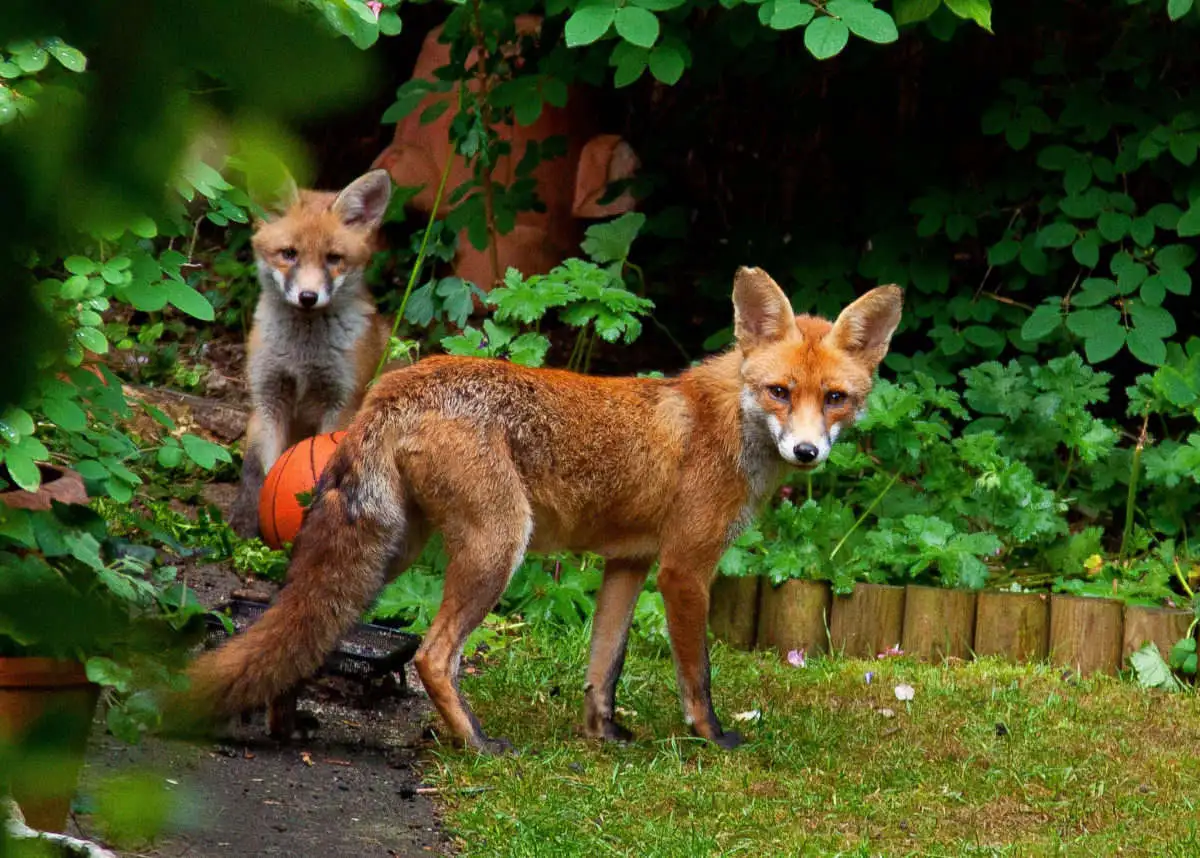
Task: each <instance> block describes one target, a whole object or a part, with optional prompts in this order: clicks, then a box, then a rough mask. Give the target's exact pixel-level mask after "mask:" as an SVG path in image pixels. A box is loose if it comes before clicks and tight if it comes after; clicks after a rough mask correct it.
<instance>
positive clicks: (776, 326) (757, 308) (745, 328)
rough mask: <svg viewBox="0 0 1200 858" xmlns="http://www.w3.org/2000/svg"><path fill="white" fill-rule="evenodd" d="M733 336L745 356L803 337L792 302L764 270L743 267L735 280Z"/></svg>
mask: <svg viewBox="0 0 1200 858" xmlns="http://www.w3.org/2000/svg"><path fill="white" fill-rule="evenodd" d="M733 334H734V338H735V339H736V340H737V344H738V347H739V348H741V350H742V351H743V352H748V351H751V350H753V349H755V348H758V347H759V346H763V345H768V344H770V343H777V342H781V341H783V340H787V339H792V338H795V339H799V337H800V331H799V329H797V327H796V314H795V313H793V312H792V304H791V302H790V301H788V298H787V295H785V294H783V290H782V289H780V288H779V284H777V283H776V282H775V281H774V280H772V279H771V275H769V274H767V272H765V271H763V270H762V269H761V268H748V267H746V266H744V265H743V266H742V267H741V268H739V269H738V270H737V274H735V275H734V277H733Z"/></svg>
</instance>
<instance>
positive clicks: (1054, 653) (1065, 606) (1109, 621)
mask: <svg viewBox="0 0 1200 858" xmlns="http://www.w3.org/2000/svg"><path fill="white" fill-rule="evenodd" d="M1122 613H1123V611H1122V610H1121V603H1120V602H1118V601H1116V600H1115V599H1096V598H1089V597H1087V596H1061V595H1059V594H1057V593H1055V594H1054V595H1053V596H1051V597H1050V660H1051V661H1052V662H1053V663H1054V664H1057V665H1061V666H1062V667H1069V668H1072V669H1074V670H1078V671H1079V672H1080V673H1083V674H1089V673H1097V672H1102V673H1116V672H1117V668H1118V667H1119V666H1120V664H1121V642H1122V639H1123V637H1124V636H1123V630H1124V622H1123V617H1122Z"/></svg>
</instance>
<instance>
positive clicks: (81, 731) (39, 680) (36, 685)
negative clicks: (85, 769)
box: [0, 658, 100, 832]
mask: <svg viewBox="0 0 1200 858" xmlns="http://www.w3.org/2000/svg"><path fill="white" fill-rule="evenodd" d="M99 694H100V687H99V686H98V685H95V684H93V683H91V682H89V681H88V678H87V675H86V673H84V669H83V665H82V664H79V663H78V662H73V661H56V660H54V659H49V658H0V744H4V745H9V746H10V747H17V748H21V747H22V745H23V744H24V745H28V746H29V750H30V752H31V753H39V752H40V746H41V745H42V744H43V743H42V742H36V743H35V742H34V741H32V740H33V739H34V737H35V736H41V735H43V734H44V735H47V736H48V737H49V742H48V743H47V748H48V749H52V751H53V756H51V757H47V758H45V759H39V760H38V761H35V762H34V763H33V764H30V765H27V766H23V767H22V771H21V772H19V773H18V775H17V776H16V777H14V778H13V780H12V783H11V788H12V795H13V798H14V799H16V802H17V804H18V805H19V806H20V808H21V812H22V813H23V814H24V815H25V821H26V822H27V823H28V824H29V825H30V826H31V827H33V828H36V829H38V830H41V831H58V832H61V831H62V830H63V829H64V828H65V827H66V823H67V813H68V811H69V810H70V807H71V797H72V796H73V795H74V794H75V784H76V782H77V780H78V777H79V769H80V767H81V766H82V765H83V754H84V750H85V748H86V747H87V738H88V733H89V732H90V731H91V727H92V718H93V716H94V715H95V713H96V701H97V700H98V698H99ZM39 756H40V754H39Z"/></svg>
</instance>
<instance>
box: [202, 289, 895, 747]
mask: <svg viewBox="0 0 1200 858" xmlns="http://www.w3.org/2000/svg"><path fill="white" fill-rule="evenodd" d="M901 301H902V293H901V290H900V289H899V288H897V287H895V286H882V287H879V288H877V289H874V290H872V291H870V292H868V293H867V294H866V295H863V296H862V297H861V298H859V299H858V300H857V301H855V302H854V303H853V304H851V305H850V306H849V307H847V308H846V309H845V310H844V311H843V312H842V313H841V315H840V316H839V317H838V319H837V321H836V322H833V323H832V324H831V323H830V322H828V321H826V320H824V319H819V318H815V317H812V316H795V315H794V314H793V312H792V307H791V305H790V304H789V302H788V299H787V297H786V296H785V295H784V293H783V291H782V290H781V289H780V288H779V286H777V285H776V284H775V282H774V281H773V280H772V279H771V278H770V277H769V276H768V275H767V274H766V273H765V272H763V271H761V270H759V269H756V268H742V269H740V270H739V271H738V272H737V275H736V277H735V279H734V287H733V303H734V320H735V321H734V330H735V335H736V346H735V347H734V348H733V349H731V350H730V351H729V352H727V353H725V354H723V355H720V356H718V357H714V358H710V359H708V360H706V361H705V362H703V363H701V364H699V365H698V366H695V367H693V368H691V369H689V370H687V371H685V372H684V373H682V374H681V375H680V376H678V377H677V378H674V379H651V378H595V377H589V376H583V375H576V374H573V373H569V372H562V371H558V370H548V369H529V368H525V367H521V366H515V365H513V364H510V363H506V362H503V361H495V360H484V359H481V358H455V357H433V358H428V359H426V360H423V361H421V362H419V363H417V364H415V365H414V366H411V367H407V368H404V369H399V370H395V371H393V372H390V373H387V374H386V375H384V376H383V377H382V378H381V379H380V380H379V382H378V383H377V384H376V385H375V387H374V388H372V389H371V391H370V392H369V393H368V394H367V398H366V400H365V402H364V403H363V407H362V409H361V410H360V411H359V413H358V415H357V416H356V417H355V418H354V421H353V423H352V424H351V426H350V429H349V432H348V434H347V435H346V437H345V439H344V440H343V441H342V442H341V444H340V445H339V447H338V450H337V452H336V453H335V454H334V457H333V459H332V460H331V461H330V463H329V465H328V466H327V468H326V470H325V472H324V474H323V475H322V477H321V481H320V484H319V486H318V488H317V492H316V498H315V500H314V502H313V505H312V507H311V508H310V509H309V511H308V514H307V516H306V518H305V521H304V525H303V527H302V528H301V531H300V534H299V536H298V537H297V540H296V543H295V549H294V554H293V558H292V566H291V571H290V580H289V583H288V585H287V586H286V587H285V588H284V589H283V591H282V592H281V594H280V596H279V600H278V603H277V604H276V605H275V606H274V607H272V608H271V609H270V610H269V611H268V612H267V613H266V614H265V615H264V616H263V617H262V619H261V620H259V621H258V622H257V623H256V624H255V625H254V626H253V627H251V628H250V629H249V630H248V631H247V632H246V633H245V634H243V635H241V636H239V637H237V638H235V639H233V640H232V641H230V642H229V643H227V644H226V645H225V646H224V647H223V648H221V649H219V650H216V651H214V652H211V653H208V654H206V655H203V656H202V657H201V658H200V659H199V660H198V661H197V662H196V663H195V664H194V665H193V666H192V669H191V672H190V676H191V680H192V690H191V691H190V692H189V693H188V697H187V700H186V703H184V704H182V705H181V706H180V708H181V709H187V710H189V711H191V712H195V713H200V714H201V715H209V714H218V713H223V714H233V713H236V712H238V711H241V710H244V709H247V708H250V707H252V706H256V705H261V704H263V703H266V702H267V701H269V700H271V699H273V698H275V697H276V696H277V695H279V694H281V693H283V692H285V691H287V690H288V689H290V688H291V687H292V686H293V685H294V684H295V683H297V682H298V681H300V680H301V679H303V678H305V677H307V676H308V675H309V674H311V673H312V672H314V671H315V670H316V669H317V667H318V666H319V665H320V664H321V662H322V660H323V659H324V656H325V655H326V653H327V652H328V651H329V650H330V649H331V648H332V647H333V646H334V645H335V644H336V642H337V640H338V638H339V637H340V636H341V635H342V634H343V633H344V632H345V631H346V630H347V629H348V628H349V627H350V626H351V625H352V624H353V623H354V622H355V620H356V619H357V618H358V617H359V615H360V614H361V612H362V611H363V610H364V609H365V608H366V607H367V606H368V605H369V604H370V602H371V600H372V599H373V598H374V597H375V595H376V593H377V592H378V591H379V589H380V587H381V586H382V585H383V584H384V581H385V580H386V579H387V577H388V576H389V574H391V575H395V574H398V573H399V572H401V571H403V570H404V569H405V568H407V566H408V565H409V564H410V563H411V562H412V561H413V560H414V559H415V558H416V557H417V555H418V554H419V552H420V551H421V547H422V545H423V544H424V543H425V540H426V538H427V537H428V536H429V534H430V533H431V532H433V531H434V530H439V531H441V533H442V534H443V537H444V540H445V547H446V550H447V552H448V554H449V557H450V562H449V565H448V567H447V569H446V581H445V594H444V597H443V600H442V605H441V609H440V610H439V611H438V614H437V617H436V618H435V619H434V621H433V625H432V627H431V628H430V629H429V633H428V634H427V635H426V637H425V640H424V642H423V644H422V645H421V648H420V650H419V651H418V653H417V655H416V667H417V670H418V672H419V673H420V676H421V680H422V682H423V683H424V685H425V688H426V690H427V691H428V693H429V695H430V697H431V698H432V700H433V702H434V705H436V706H437V709H438V711H439V713H441V716H442V717H443V718H444V719H445V721H446V723H447V725H448V726H449V727H450V729H451V730H452V731H453V732H454V733H455V734H456V735H457V736H458V737H460V738H461V739H462V740H463V741H464V742H465V743H466V744H467V745H469V746H471V747H473V748H476V749H478V750H479V751H484V752H488V751H498V750H503V749H505V748H507V747H508V744H507V743H506V742H504V740H501V739H490V738H488V737H487V736H486V735H485V734H484V732H483V730H482V729H481V728H480V725H479V722H478V721H477V720H476V719H475V716H474V715H473V714H472V713H471V710H470V709H469V708H468V707H467V704H466V702H465V701H464V700H463V698H462V696H461V694H460V693H459V690H458V667H459V659H460V656H461V653H462V647H463V643H464V641H465V640H466V638H467V635H468V634H469V633H470V632H471V631H472V630H473V629H474V628H475V627H476V626H477V625H478V624H479V623H480V622H481V621H482V620H483V619H484V617H485V616H486V615H487V613H488V612H489V611H490V610H491V609H492V608H493V607H494V606H495V604H496V602H497V601H498V600H499V598H500V597H501V595H502V594H503V593H504V589H505V587H506V586H507V584H508V581H509V578H510V577H511V575H512V573H513V570H514V569H516V567H517V566H518V564H520V563H521V559H522V558H523V557H524V556H525V552H526V551H557V550H572V551H584V550H586V551H592V552H595V553H597V554H600V555H602V556H603V557H604V558H605V559H606V564H605V572H604V582H603V585H602V586H601V589H600V593H599V596H598V598H597V604H596V615H595V623H594V635H593V638H592V647H591V664H590V665H589V667H588V672H587V685H586V686H585V689H584V695H585V700H584V709H585V731H586V733H587V735H589V736H592V737H597V738H602V739H627V738H628V737H629V733H628V731H626V730H625V729H624V728H623V727H621V726H620V725H618V724H617V723H616V722H615V720H614V717H613V716H614V710H615V704H614V699H613V694H614V689H615V687H616V683H617V678H618V676H619V675H620V672H621V667H622V664H623V661H624V656H625V643H626V636H627V634H628V630H629V623H630V618H631V615H632V612H633V607H634V603H635V601H636V599H637V595H638V593H639V591H640V590H641V587H642V583H643V581H644V580H645V577H646V574H647V572H648V570H649V569H650V565H651V563H652V562H653V561H654V559H655V558H656V557H657V558H658V559H659V562H660V566H659V573H658V586H659V589H660V590H661V592H662V596H663V601H664V604H665V606H666V612H667V625H668V630H669V632H670V637H671V648H672V651H673V653H674V657H675V665H676V673H677V677H678V683H679V692H680V697H681V698H682V702H683V712H684V717H685V719H686V721H687V723H688V724H689V725H690V726H691V728H692V730H693V731H694V732H695V733H696V734H697V735H699V736H702V737H704V738H706V739H710V740H712V741H714V742H716V743H717V744H719V745H721V746H722V747H726V748H730V747H734V746H735V745H737V744H739V743H740V742H741V737H740V736H739V735H738V734H736V733H734V732H732V731H726V730H724V729H722V727H721V724H720V722H719V721H718V720H717V717H716V715H715V714H714V712H713V708H712V700H711V696H710V693H709V664H708V647H707V618H708V599H709V584H710V581H711V578H712V573H713V570H714V567H715V566H716V563H717V560H718V559H719V558H720V556H721V554H722V552H723V551H724V550H725V548H726V547H727V546H728V545H729V543H730V541H731V540H732V539H733V538H734V537H735V536H736V535H737V533H738V532H739V530H740V529H741V528H742V527H744V526H745V525H746V524H747V523H748V522H749V521H750V520H751V518H752V517H753V516H754V514H755V512H756V510H757V509H758V507H759V505H760V504H761V503H762V502H763V501H764V500H765V499H766V498H767V496H768V495H769V494H770V493H771V492H772V490H773V488H774V487H775V485H776V483H777V480H778V478H779V477H780V476H781V475H782V472H783V470H784V466H786V465H791V466H794V467H799V468H813V467H816V466H817V465H819V464H820V463H821V462H823V461H824V460H825V458H826V456H828V454H829V447H830V444H832V443H833V441H834V439H835V438H836V437H837V434H838V432H839V430H840V429H841V428H842V427H844V426H846V425H848V424H849V423H850V422H852V421H853V420H854V418H855V416H856V414H857V413H858V412H859V410H860V409H861V408H862V407H863V403H864V400H865V399H866V396H867V393H868V392H869V391H870V389H871V386H872V382H873V376H874V372H875V369H876V367H877V366H878V365H879V362H880V361H881V360H882V359H883V357H884V355H885V354H886V353H887V349H888V345H889V343H890V341H891V336H892V333H893V331H894V330H895V328H896V325H897V324H898V322H899V320H900V308H901Z"/></svg>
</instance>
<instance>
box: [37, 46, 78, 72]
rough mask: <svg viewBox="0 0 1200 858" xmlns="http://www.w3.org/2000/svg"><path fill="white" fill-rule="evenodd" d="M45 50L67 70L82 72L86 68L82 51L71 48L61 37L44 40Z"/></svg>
mask: <svg viewBox="0 0 1200 858" xmlns="http://www.w3.org/2000/svg"><path fill="white" fill-rule="evenodd" d="M46 50H47V51H49V52H50V56H52V57H54V59H56V60H58V62H59V63H60V64H61V65H62V67H63V68H65V69H67V70H68V71H73V72H82V71H85V70H86V69H87V57H85V56H84V55H83V52H82V51H80V50H78V49H76V48H72V47H71V46H70V45H68V44H66V43H65V42H63V41H62V40H61V39H50V40H49V41H48V42H46Z"/></svg>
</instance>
